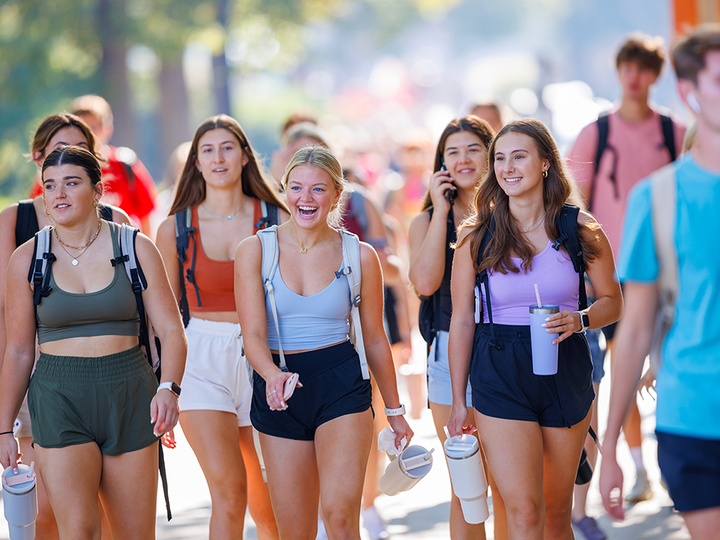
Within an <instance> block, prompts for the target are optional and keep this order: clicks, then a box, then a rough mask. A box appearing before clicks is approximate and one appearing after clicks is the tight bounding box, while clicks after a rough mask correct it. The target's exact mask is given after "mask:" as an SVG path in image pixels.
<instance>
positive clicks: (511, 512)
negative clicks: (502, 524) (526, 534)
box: [505, 499, 544, 530]
mask: <svg viewBox="0 0 720 540" xmlns="http://www.w3.org/2000/svg"><path fill="white" fill-rule="evenodd" d="M505 511H506V514H507V517H508V522H510V523H512V524H513V525H514V526H515V528H517V529H519V530H533V529H537V528H538V527H540V526H541V525H542V523H543V517H544V516H543V512H544V509H543V505H542V504H540V503H539V502H538V501H535V500H532V499H524V500H516V501H514V502H513V503H512V504H509V503H508V501H505Z"/></svg>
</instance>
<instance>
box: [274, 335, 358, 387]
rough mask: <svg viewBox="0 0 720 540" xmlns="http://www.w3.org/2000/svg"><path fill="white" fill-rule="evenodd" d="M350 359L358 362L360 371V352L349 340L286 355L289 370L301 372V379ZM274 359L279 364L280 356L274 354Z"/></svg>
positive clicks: (318, 373)
mask: <svg viewBox="0 0 720 540" xmlns="http://www.w3.org/2000/svg"><path fill="white" fill-rule="evenodd" d="M349 360H352V361H353V362H357V364H358V371H359V370H360V360H359V358H358V353H357V351H356V350H355V347H353V344H352V343H350V341H349V340H347V341H343V342H342V343H338V344H337V345H331V346H330V347H325V348H324V349H316V350H314V351H307V352H301V353H293V354H286V355H285V362H286V363H287V368H288V370H289V371H291V372H293V373H299V374H300V379H301V380H302V379H303V378H305V379H306V380H307V379H308V378H310V377H314V376H315V375H320V374H321V373H324V372H326V371H329V370H331V369H333V368H335V367H337V366H339V365H341V364H344V363H345V362H347V361H349ZM273 361H274V362H275V364H276V365H278V366H279V365H280V356H279V355H277V354H273Z"/></svg>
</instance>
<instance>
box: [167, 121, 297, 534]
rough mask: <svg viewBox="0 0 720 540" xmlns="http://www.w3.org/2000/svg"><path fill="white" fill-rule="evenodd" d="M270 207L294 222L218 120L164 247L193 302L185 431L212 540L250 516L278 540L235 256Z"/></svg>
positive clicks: (191, 164) (197, 147)
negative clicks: (181, 244)
mask: <svg viewBox="0 0 720 540" xmlns="http://www.w3.org/2000/svg"><path fill="white" fill-rule="evenodd" d="M260 201H264V203H265V205H266V207H272V206H275V207H277V209H278V210H277V211H275V212H270V213H269V214H268V215H277V216H278V217H279V219H280V220H282V221H285V220H286V219H287V216H288V214H287V206H286V205H285V203H284V202H282V200H281V199H280V198H279V196H278V194H277V193H276V191H275V189H274V187H273V185H272V184H271V183H270V182H269V181H268V180H267V178H266V177H265V175H264V174H263V173H262V172H261V170H260V167H259V165H258V162H257V159H256V157H255V153H254V152H253V149H252V147H251V146H250V143H249V142H248V140H247V137H246V136H245V133H244V132H243V130H242V128H241V127H240V124H238V122H237V121H236V120H234V119H233V118H231V117H229V116H226V115H219V116H214V117H211V118H209V119H208V120H206V121H205V122H203V123H202V124H201V125H200V127H199V128H198V130H197V132H196V133H195V137H194V139H193V141H192V146H191V148H190V153H189V155H188V159H187V161H186V163H185V167H184V169H183V173H182V176H181V177H180V180H179V182H178V186H177V191H176V194H175V200H174V201H173V204H172V208H171V209H170V216H169V217H168V218H167V219H166V220H165V221H163V223H162V224H161V225H160V227H159V229H158V234H157V245H158V247H159V249H160V252H161V253H162V255H163V259H164V260H165V265H166V267H167V272H168V275H169V276H170V281H171V284H172V286H173V290H174V291H175V296H176V298H178V299H180V298H181V291H182V290H183V288H184V291H185V292H186V298H187V305H186V306H182V307H183V309H186V311H187V313H185V315H186V320H187V319H188V317H187V316H188V315H189V322H188V324H187V328H186V333H187V336H188V344H189V345H188V360H187V370H186V372H185V376H184V378H183V383H182V395H181V398H180V425H181V426H182V429H183V432H184V434H185V436H186V437H187V439H188V442H189V443H190V446H191V447H192V449H193V451H194V452H195V455H196V456H197V458H198V461H199V462H200V466H201V467H202V470H203V473H204V474H205V479H206V480H207V483H208V487H209V489H210V497H211V499H212V516H211V519H210V538H211V539H220V538H223V539H224V538H237V537H238V535H239V531H242V530H243V526H244V521H245V509H246V507H248V506H249V509H250V514H251V516H252V518H253V520H254V521H255V523H256V526H257V534H258V538H260V539H270V538H277V536H278V533H277V526H276V525H275V518H274V515H273V512H272V508H271V506H270V498H269V495H268V491H267V486H266V485H265V484H264V483H263V479H262V473H261V470H260V464H259V461H258V457H257V455H256V453H255V447H254V444H253V437H252V427H251V425H250V400H251V397H252V388H251V386H250V383H249V377H248V372H247V366H246V362H245V357H244V356H243V347H242V336H241V333H240V325H239V324H238V315H237V311H236V310H235V297H234V292H233V283H234V281H233V265H234V261H233V259H234V254H235V248H236V247H237V245H238V243H239V242H240V241H241V240H243V239H244V238H246V237H248V236H251V235H253V234H254V233H255V232H257V230H258V228H259V227H264V226H265V225H266V224H265V223H261V222H260V220H258V216H257V214H258V208H259V207H260ZM188 212H189V213H190V216H191V221H190V227H191V230H190V232H189V234H188V239H189V240H188V246H187V251H186V253H185V260H184V261H183V262H182V263H181V262H180V257H179V255H178V250H177V239H176V226H175V222H176V216H175V214H178V215H179V216H180V217H179V221H180V222H181V223H186V221H185V219H186V216H187V213H188Z"/></svg>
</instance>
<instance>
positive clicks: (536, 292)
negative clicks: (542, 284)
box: [535, 283, 542, 307]
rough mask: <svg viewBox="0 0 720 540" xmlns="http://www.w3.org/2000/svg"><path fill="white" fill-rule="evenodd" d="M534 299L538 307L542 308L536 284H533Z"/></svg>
mask: <svg viewBox="0 0 720 540" xmlns="http://www.w3.org/2000/svg"><path fill="white" fill-rule="evenodd" d="M535 298H537V305H538V307H542V302H541V301H540V289H538V286H537V283H536V284H535Z"/></svg>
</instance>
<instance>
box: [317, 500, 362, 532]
mask: <svg viewBox="0 0 720 540" xmlns="http://www.w3.org/2000/svg"><path fill="white" fill-rule="evenodd" d="M323 521H324V523H325V530H327V531H328V536H330V537H331V538H339V539H342V538H357V533H358V530H359V527H360V523H359V518H357V517H353V513H352V512H350V511H345V510H344V509H326V508H325V507H323Z"/></svg>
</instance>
